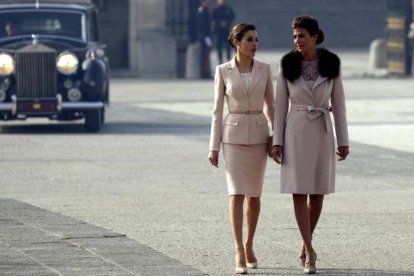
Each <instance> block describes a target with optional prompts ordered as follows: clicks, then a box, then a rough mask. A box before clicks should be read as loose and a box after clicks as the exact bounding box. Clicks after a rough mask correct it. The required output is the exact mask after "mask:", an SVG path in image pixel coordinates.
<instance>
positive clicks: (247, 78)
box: [240, 72, 252, 91]
mask: <svg viewBox="0 0 414 276" xmlns="http://www.w3.org/2000/svg"><path fill="white" fill-rule="evenodd" d="M240 76H241V79H242V81H243V82H244V85H245V86H246V89H247V91H249V87H250V83H251V82H252V72H249V73H240Z"/></svg>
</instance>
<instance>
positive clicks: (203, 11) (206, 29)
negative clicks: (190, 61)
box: [196, 0, 213, 79]
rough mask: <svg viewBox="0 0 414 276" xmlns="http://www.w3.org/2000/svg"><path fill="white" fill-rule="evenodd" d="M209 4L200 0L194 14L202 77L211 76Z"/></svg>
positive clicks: (207, 77) (207, 1)
mask: <svg viewBox="0 0 414 276" xmlns="http://www.w3.org/2000/svg"><path fill="white" fill-rule="evenodd" d="M209 4H210V1H209V0H201V1H200V6H199V7H198V10H197V16H196V26H197V40H198V42H199V44H200V73H201V76H200V77H201V78H203V79H210V78H211V72H210V49H211V46H212V44H213V42H212V39H211V18H210V12H209V10H208V7H209Z"/></svg>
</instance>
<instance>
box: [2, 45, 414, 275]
mask: <svg viewBox="0 0 414 276" xmlns="http://www.w3.org/2000/svg"><path fill="white" fill-rule="evenodd" d="M273 56H274V57H275V60H277V58H276V57H278V56H280V54H278V53H274V54H272V53H264V54H263V55H262V56H260V58H262V59H264V60H269V59H270V58H272V57H273ZM343 56H344V57H346V58H347V59H345V58H343V66H344V86H345V89H346V95H347V107H348V120H349V132H350V140H351V155H350V156H349V160H347V161H345V162H341V163H339V165H338V174H337V193H335V194H332V195H330V196H328V197H327V198H326V201H325V205H324V211H323V214H322V217H321V220H320V223H319V225H318V229H317V231H316V232H315V237H314V239H315V247H316V250H317V252H318V268H319V273H320V274H323V275H414V270H413V268H412V248H413V247H414V243H413V241H414V234H413V233H414V220H413V217H414V216H413V215H414V214H413V205H412V198H413V196H414V189H413V185H412V183H413V179H414V177H413V169H412V168H413V165H414V145H413V142H412V137H414V112H413V106H414V94H413V91H414V90H413V88H414V79H408V78H407V79H392V78H373V77H370V78H367V77H364V76H363V74H361V72H363V71H364V70H362V69H361V67H360V66H361V64H366V63H364V61H366V55H363V54H360V53H358V52H356V53H349V52H344V53H343ZM272 60H273V59H272ZM275 66H276V65H275ZM358 70H360V71H358ZM111 91H112V103H111V106H110V108H109V109H108V114H107V124H106V125H105V127H104V129H103V130H102V132H101V133H99V134H88V133H85V132H84V130H83V126H82V125H81V124H80V123H70V124H68V123H64V124H57V123H53V122H52V123H50V122H48V121H46V120H30V121H26V122H8V123H1V134H0V139H1V142H2V143H1V144H2V147H1V151H0V152H1V155H0V166H1V168H2V174H1V176H0V191H1V197H2V198H8V199H10V200H2V204H1V205H0V225H2V227H3V228H2V229H6V226H7V225H8V226H7V227H11V225H13V224H16V225H18V224H19V223H21V225H23V226H25V227H24V228H23V229H26V230H22V231H23V232H24V231H26V232H24V233H26V234H25V235H26V237H27V236H30V235H32V234H33V233H34V232H31V231H35V230H33V229H34V228H33V227H38V228H42V227H43V228H42V229H49V230H48V231H49V233H50V235H52V234H53V238H54V239H57V240H59V241H61V240H62V239H64V238H65V237H66V238H68V232H67V231H66V232H65V231H63V230H59V229H56V227H53V225H54V224H59V223H60V224H59V225H73V223H74V222H73V221H72V220H71V218H73V219H75V220H76V221H77V222H76V223H81V224H82V223H83V224H85V229H87V230H84V231H85V232H82V231H83V230H82V229H81V230H82V231H81V230H80V231H77V232H76V233H77V234H76V236H75V237H73V236H72V238H76V241H77V242H79V238H81V237H85V235H84V234H82V233H90V231H92V230H93V231H92V232H93V233H95V234H93V235H92V236H91V237H90V238H94V241H93V242H92V241H88V242H85V241H84V242H83V243H82V242H81V243H80V244H81V246H80V247H79V248H83V249H85V252H86V253H85V252H83V253H82V254H85V256H89V255H88V254H91V252H89V251H92V252H93V248H96V250H97V253H98V255H100V256H103V257H105V260H104V261H103V262H104V265H102V267H101V268H102V269H98V270H96V271H98V272H95V271H93V270H83V269H82V267H87V265H86V266H81V265H79V264H76V262H72V264H73V266H75V267H76V266H77V265H78V267H80V268H79V269H78V271H77V272H73V271H74V270H73V269H69V268H68V266H69V265H68V264H69V262H66V261H65V260H66V259H64V258H63V257H62V256H63V254H64V253H63V251H59V250H56V251H49V253H48V254H49V255H48V256H49V258H50V259H54V260H55V262H50V263H48V262H47V260H48V258H47V256H46V257H44V258H45V259H41V258H40V259H41V260H43V261H42V263H43V264H45V265H46V266H47V267H50V268H51V269H49V268H47V267H45V266H42V265H41V264H39V263H37V266H36V267H37V268H38V269H39V271H48V272H47V273H44V274H43V275H56V274H57V275H151V273H152V275H199V274H202V273H206V274H209V275H231V274H232V272H233V270H234V255H233V244H232V241H231V232H230V226H229V222H228V214H227V204H228V203H227V201H228V198H227V195H226V184H225V178H224V172H223V168H222V167H223V166H222V164H221V166H220V168H219V169H214V168H212V167H210V166H209V164H208V162H207V153H208V152H207V150H208V136H209V131H210V112H211V109H212V81H158V80H132V79H114V80H113V81H112V89H111ZM221 161H222V160H221ZM278 177H279V168H278V167H277V165H276V164H275V163H274V162H273V161H271V160H270V159H269V162H268V170H267V172H266V178H265V187H264V192H263V198H262V202H263V205H262V214H261V217H260V222H259V226H258V230H257V240H256V254H257V257H258V259H259V266H260V268H259V269H258V270H256V271H252V274H264V275H296V274H298V275H299V274H302V272H301V270H300V269H299V268H298V266H297V254H298V251H299V245H300V240H299V233H298V230H297V227H296V223H295V220H294V216H293V209H292V203H291V198H290V196H289V195H284V194H280V193H279V192H278V191H279V181H278ZM16 202H17V203H16ZM25 203H29V204H31V205H33V206H32V207H27V208H28V210H32V209H31V208H34V209H36V208H37V207H40V208H43V209H42V210H44V211H39V210H38V209H36V210H38V211H37V214H39V221H37V220H29V218H30V216H29V218H28V217H27V216H26V215H24V212H23V211H22V210H23V209H24V208H23V207H21V206H23V205H24V204H25ZM21 204H23V205H21ZM16 206H17V207H16ZM19 206H20V207H19ZM24 206H26V205H24ZM16 208H17V209H16ZM25 208H26V207H25ZM13 210H14V211H13ZM16 210H17V211H16ZM19 210H20V211H19ZM25 212H26V211H25ZM52 212H53V213H52ZM40 217H43V218H44V217H51V218H54V219H51V221H47V223H48V224H47V225H49V224H50V225H52V226H47V227H46V226H45V225H46V222H44V220H42V219H40ZM58 221H60V222H59V223H58ZM16 225H14V226H13V227H18V226H16ZM23 226H21V227H23ZM28 226H33V227H32V228H31V227H28ZM19 227H20V226H19ZM7 229H16V228H7ZM65 229H66V228H65ZM91 229H92V230H91ZM98 230H99V231H98ZM36 231H37V230H36ZM59 231H60V232H59ZM107 232H108V233H112V234H111V235H115V237H117V239H120V240H119V241H115V242H114V241H113V240H112V242H114V244H115V245H116V246H115V245H113V246H114V247H109V245H108V244H109V241H108V239H99V237H101V236H104V235H105V233H107ZM18 233H19V232H15V234H13V235H11V234H10V231H6V232H4V230H3V231H0V254H1V255H2V256H3V257H2V258H1V261H0V274H2V275H3V274H4V275H40V274H36V273H34V274H33V273H31V272H30V271H27V270H22V269H20V268H21V267H22V266H25V264H27V262H28V260H32V261H33V258H34V259H39V258H38V257H39V253H38V252H39V251H36V250H33V242H30V240H29V241H27V239H21V240H19V239H20V238H18V237H19V235H18ZM36 233H39V232H36ZM43 233H44V232H43ZM69 233H70V232H69ZM96 233H100V234H99V235H98V234H96ZM102 233H103V234H102ZM113 233H116V234H113ZM22 235H23V234H22ZM25 235H23V237H24V236H25ZM45 235H46V234H45ZM45 237H46V238H45V239H46V241H47V242H48V243H47V244H50V237H49V235H46V236H45ZM123 238H125V240H124V239H123ZM11 240H12V241H14V242H13V243H12V242H10V241H11ZM118 242H119V243H118ZM121 242H123V243H125V244H128V246H126V245H125V247H124V248H128V249H126V252H124V253H125V254H127V255H128V252H132V253H131V254H132V255H131V256H133V257H132V258H128V259H127V260H125V259H123V260H122V258H119V255H118V254H112V255H111V254H107V255H105V254H106V253H105V252H103V251H102V250H103V249H102V248H106V247H105V246H107V248H118V249H120V248H121V249H122V248H123V247H122V246H119V244H120V243H121ZM29 243H30V244H29ZM52 244H53V243H52ZM59 244H60V243H59ZM29 245H30V246H29ZM39 246H41V247H42V248H43V249H42V250H45V249H44V248H45V246H46V245H45V244H41V245H39ZM72 246H73V245H72ZM111 246H112V245H111ZM46 248H47V247H46ZM29 249H30V250H29ZM86 249H88V250H89V251H88V250H86ZM144 249H145V250H147V251H145V250H144ZM10 250H12V252H13V253H10V252H11V251H10ZM42 252H44V251H42ZM46 252H47V250H46ZM50 252H52V253H50ZM114 252H117V251H114ZM139 252H149V253H146V254H143V255H141V256H139ZM78 253H79V252H78ZM78 253H76V254H78ZM68 254H69V255H70V254H75V253H68ZM5 256H6V257H5ZM7 256H8V257H7ZM55 256H56V257H55ZM73 256H75V255H73ZM76 256H78V255H76ZM116 256H118V258H117V257H116ZM143 256H150V257H149V258H150V260H148V261H147V262H146V261H143V259H142V258H143ZM53 257H55V258H53ZM96 258H98V259H99V258H100V257H98V256H97V255H96V254H95V255H93V258H91V263H93V264H94V265H95V267H96V266H99V265H97V264H98V263H99V262H98V261H97V260H96ZM56 259H57V260H62V261H61V263H60V264H59V262H56ZM75 259H76V258H75ZM12 260H14V262H12ZM24 260H25V261H24ZM88 260H89V259H88ZM99 260H103V259H102V258H101V259H99ZM151 260H152V261H151ZM63 263H65V264H66V268H65V269H63V268H62V267H64V265H63ZM11 264H12V265H11ZM109 264H113V265H114V266H115V267H116V269H118V270H114V266H111V265H109ZM164 264H165V265H164ZM163 265H164V266H163ZM38 266H40V267H38ZM120 266H121V267H123V268H125V269H127V270H121V271H119V269H120ZM160 266H161V267H160ZM171 267H173V268H174V269H172V268H171ZM103 268H105V269H103ZM143 268H145V269H146V270H144V269H143ZM85 269H86V268H85ZM151 269H152V272H151ZM82 271H83V272H82ZM87 271H89V272H87ZM90 271H92V272H93V273H95V274H93V273H92V272H90ZM143 271H144V272H143ZM145 271H146V272H145ZM253 272H254V273H253ZM59 273H60V274H59ZM88 273H89V274H88ZM140 273H141V274H140ZM145 273H147V274H145ZM163 273H164V274H163ZM168 273H169V274H168ZM192 273H193V274H192Z"/></svg>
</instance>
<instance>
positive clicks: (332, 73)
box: [272, 16, 349, 273]
mask: <svg viewBox="0 0 414 276" xmlns="http://www.w3.org/2000/svg"><path fill="white" fill-rule="evenodd" d="M292 25H293V26H292V27H293V37H294V42H295V46H296V47H295V49H294V50H293V51H291V52H290V53H288V54H286V55H285V56H284V57H283V58H282V62H281V70H280V73H279V77H278V79H277V86H276V106H275V130H274V136H273V145H275V146H274V147H273V150H272V154H273V158H274V159H275V161H276V162H278V163H281V165H282V166H281V192H282V193H291V194H293V202H294V209H295V216H296V220H297V223H298V227H299V230H300V233H301V236H302V249H301V254H300V260H301V263H302V265H303V266H304V272H305V273H315V272H316V264H315V262H316V254H315V251H314V249H313V247H312V233H313V231H314V229H315V227H316V224H317V222H318V219H319V216H320V214H321V211H322V203H323V198H324V195H326V194H329V193H333V192H334V191H335V142H334V133H333V127H332V122H331V117H330V112H333V116H334V119H335V130H336V136H337V143H338V152H337V155H339V157H340V158H339V160H340V161H341V160H345V158H346V157H347V155H348V154H349V149H348V131H347V121H346V112H345V96H344V90H343V86H342V81H341V77H340V60H339V58H338V57H337V56H336V55H335V54H333V53H331V52H329V51H328V50H326V49H319V48H317V47H316V45H317V44H320V43H322V41H323V39H324V34H323V32H322V30H320V29H319V24H318V22H317V21H316V19H315V18H313V17H310V16H300V17H297V18H295V20H294V21H293V24H292ZM289 102H290V109H289V110H288V107H289ZM330 105H331V106H330ZM288 111H289V113H288ZM286 118H287V119H286ZM308 197H309V205H308V202H307V201H308Z"/></svg>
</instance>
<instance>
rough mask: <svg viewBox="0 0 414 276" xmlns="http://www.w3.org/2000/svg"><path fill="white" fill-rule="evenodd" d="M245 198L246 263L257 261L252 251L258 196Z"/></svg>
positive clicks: (258, 202)
mask: <svg viewBox="0 0 414 276" xmlns="http://www.w3.org/2000/svg"><path fill="white" fill-rule="evenodd" d="M246 199H247V210H246V219H247V236H246V241H245V244H244V245H245V252H246V261H247V262H248V263H255V262H257V259H256V256H255V255H254V251H253V239H254V234H255V233H256V227H257V222H258V220H259V214H260V205H261V204H260V197H246Z"/></svg>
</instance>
